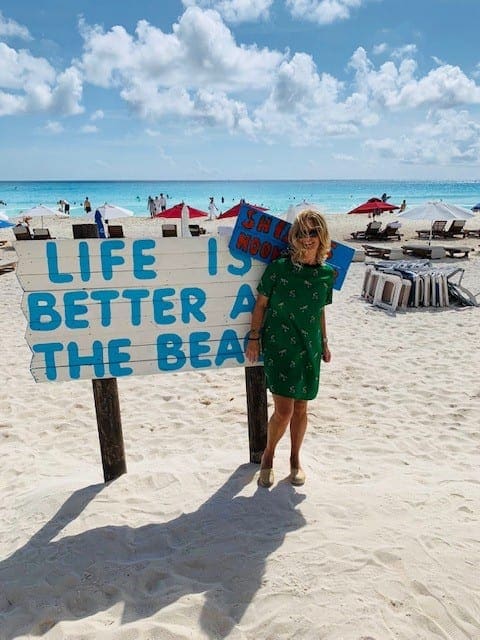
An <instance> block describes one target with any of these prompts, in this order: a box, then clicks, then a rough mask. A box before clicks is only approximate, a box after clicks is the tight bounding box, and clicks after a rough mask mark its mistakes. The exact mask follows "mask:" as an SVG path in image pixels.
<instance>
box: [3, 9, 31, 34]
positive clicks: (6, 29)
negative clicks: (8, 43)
mask: <svg viewBox="0 0 480 640" xmlns="http://www.w3.org/2000/svg"><path fill="white" fill-rule="evenodd" d="M0 38H21V39H22V40H31V39H32V37H31V35H30V33H29V31H28V29H27V27H24V26H23V25H21V24H18V22H15V20H10V19H8V18H5V17H4V16H3V14H2V12H1V11H0Z"/></svg>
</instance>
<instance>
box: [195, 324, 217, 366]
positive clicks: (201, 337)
mask: <svg viewBox="0 0 480 640" xmlns="http://www.w3.org/2000/svg"><path fill="white" fill-rule="evenodd" d="M209 339H210V334H209V333H208V331H196V332H195V333H192V334H191V335H190V362H191V365H192V367H194V368H195V369H206V368H208V367H211V366H212V361H211V360H210V359H209V358H206V359H205V360H202V359H201V356H202V355H204V354H206V353H210V345H209V344H201V343H202V342H207V341H208V340H209Z"/></svg>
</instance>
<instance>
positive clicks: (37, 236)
mask: <svg viewBox="0 0 480 640" xmlns="http://www.w3.org/2000/svg"><path fill="white" fill-rule="evenodd" d="M33 239H34V240H54V238H52V236H51V235H50V230H49V229H34V230H33Z"/></svg>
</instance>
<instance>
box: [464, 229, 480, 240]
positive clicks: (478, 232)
mask: <svg viewBox="0 0 480 640" xmlns="http://www.w3.org/2000/svg"><path fill="white" fill-rule="evenodd" d="M463 237H464V238H480V229H464V230H463Z"/></svg>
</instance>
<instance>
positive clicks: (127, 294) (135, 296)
mask: <svg viewBox="0 0 480 640" xmlns="http://www.w3.org/2000/svg"><path fill="white" fill-rule="evenodd" d="M149 295H150V291H149V290H148V289H125V290H124V291H123V293H122V297H123V298H126V299H127V300H130V307H131V309H130V312H131V321H132V325H133V326H134V327H138V326H139V325H140V324H141V322H142V309H141V300H144V299H145V298H148V296H149Z"/></svg>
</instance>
